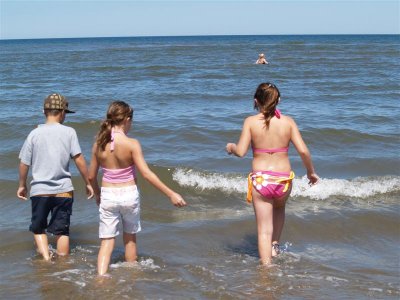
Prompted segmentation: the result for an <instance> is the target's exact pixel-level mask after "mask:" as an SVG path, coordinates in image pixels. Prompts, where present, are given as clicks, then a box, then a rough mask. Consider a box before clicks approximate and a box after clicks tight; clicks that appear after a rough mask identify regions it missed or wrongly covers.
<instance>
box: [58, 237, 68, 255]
mask: <svg viewBox="0 0 400 300" xmlns="http://www.w3.org/2000/svg"><path fill="white" fill-rule="evenodd" d="M56 240H57V255H60V256H66V255H68V254H69V236H68V235H57V237H56Z"/></svg>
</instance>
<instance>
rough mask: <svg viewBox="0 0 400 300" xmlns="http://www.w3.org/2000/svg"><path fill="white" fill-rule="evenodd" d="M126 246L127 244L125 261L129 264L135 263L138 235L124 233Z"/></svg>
mask: <svg viewBox="0 0 400 300" xmlns="http://www.w3.org/2000/svg"><path fill="white" fill-rule="evenodd" d="M124 244H125V260H126V261H127V262H135V261H136V260H137V250H136V233H133V234H132V233H126V232H124Z"/></svg>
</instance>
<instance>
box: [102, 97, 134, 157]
mask: <svg viewBox="0 0 400 300" xmlns="http://www.w3.org/2000/svg"><path fill="white" fill-rule="evenodd" d="M132 116H133V108H132V107H130V106H129V104H127V103H125V102H123V101H114V102H112V103H111V104H110V106H109V107H108V110H107V117H106V119H105V120H104V121H103V122H102V123H101V125H100V131H99V133H98V134H97V137H96V144H97V146H98V147H99V149H100V150H101V151H104V150H105V149H106V145H107V143H109V142H110V141H111V129H112V127H114V126H116V125H120V124H121V123H122V122H123V121H124V120H125V119H126V118H131V119H132Z"/></svg>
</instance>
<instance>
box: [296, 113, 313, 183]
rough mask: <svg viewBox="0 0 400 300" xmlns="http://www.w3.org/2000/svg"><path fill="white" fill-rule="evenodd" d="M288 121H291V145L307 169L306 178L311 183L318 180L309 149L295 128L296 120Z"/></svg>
mask: <svg viewBox="0 0 400 300" xmlns="http://www.w3.org/2000/svg"><path fill="white" fill-rule="evenodd" d="M290 123H291V137H290V139H291V141H292V143H293V145H294V146H295V148H296V150H297V152H298V153H299V155H300V157H301V160H302V161H303V164H304V166H305V167H306V169H307V178H308V179H309V180H310V183H311V184H315V183H317V181H318V180H319V177H318V175H317V174H316V173H315V170H314V165H313V163H312V160H311V154H310V151H309V150H308V148H307V145H306V143H305V142H304V140H303V138H302V136H301V134H300V131H299V129H298V128H297V125H296V122H295V121H294V120H293V119H290Z"/></svg>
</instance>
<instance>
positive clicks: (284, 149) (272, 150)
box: [253, 147, 289, 153]
mask: <svg viewBox="0 0 400 300" xmlns="http://www.w3.org/2000/svg"><path fill="white" fill-rule="evenodd" d="M288 151H289V147H283V148H271V149H262V148H253V153H277V152H288Z"/></svg>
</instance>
